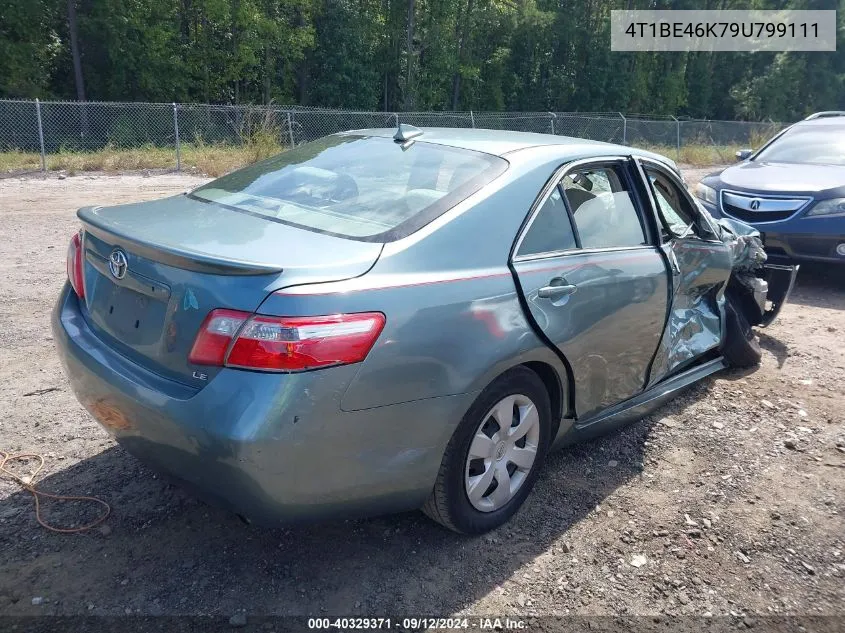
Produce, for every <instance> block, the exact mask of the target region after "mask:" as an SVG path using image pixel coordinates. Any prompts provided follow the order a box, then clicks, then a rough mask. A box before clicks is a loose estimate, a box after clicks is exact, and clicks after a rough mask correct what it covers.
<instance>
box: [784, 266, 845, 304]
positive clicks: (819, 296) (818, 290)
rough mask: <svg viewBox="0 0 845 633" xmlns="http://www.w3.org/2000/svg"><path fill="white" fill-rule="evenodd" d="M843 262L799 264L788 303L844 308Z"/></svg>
mask: <svg viewBox="0 0 845 633" xmlns="http://www.w3.org/2000/svg"><path fill="white" fill-rule="evenodd" d="M843 290H845V264H840V265H836V264H816V263H806V264H801V269H800V270H799V271H798V277H797V278H796V280H795V286H794V288H793V289H792V294H790V295H789V303H799V304H801V305H804V306H810V307H815V308H831V309H834V310H845V292H843Z"/></svg>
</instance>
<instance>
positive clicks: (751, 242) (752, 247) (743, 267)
mask: <svg viewBox="0 0 845 633" xmlns="http://www.w3.org/2000/svg"><path fill="white" fill-rule="evenodd" d="M719 228H720V230H721V238H722V241H723V242H724V243H725V244H727V246H728V248H730V251H731V258H732V260H733V269H734V271H736V272H742V271H749V272H750V271H755V270H759V269H760V268H762V267H763V265H764V264H765V263H766V251H765V250H764V249H763V241H762V240H761V239H760V231H758V230H757V229H755V228H754V227H752V226H749V225H748V224H745V222H740V221H738V220H734V219H732V218H722V219H720V220H719Z"/></svg>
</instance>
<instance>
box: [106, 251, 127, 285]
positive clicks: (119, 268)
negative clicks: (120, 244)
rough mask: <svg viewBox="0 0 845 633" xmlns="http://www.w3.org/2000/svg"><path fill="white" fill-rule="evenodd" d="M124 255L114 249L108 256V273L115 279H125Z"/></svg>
mask: <svg viewBox="0 0 845 633" xmlns="http://www.w3.org/2000/svg"><path fill="white" fill-rule="evenodd" d="M126 268H127V263H126V254H125V253H124V252H123V251H122V250H120V249H115V250H113V251H112V252H111V255H109V271H111V274H112V277H114V278H115V279H123V278H124V277H126Z"/></svg>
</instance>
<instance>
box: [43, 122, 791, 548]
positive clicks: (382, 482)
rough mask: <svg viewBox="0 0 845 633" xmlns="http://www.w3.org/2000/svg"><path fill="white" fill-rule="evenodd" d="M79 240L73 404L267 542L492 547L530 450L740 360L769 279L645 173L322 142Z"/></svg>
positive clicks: (567, 438) (657, 167) (529, 463)
mask: <svg viewBox="0 0 845 633" xmlns="http://www.w3.org/2000/svg"><path fill="white" fill-rule="evenodd" d="M79 218H80V220H81V222H82V229H81V230H80V232H79V234H77V235H74V236H73V239H72V240H71V245H70V248H69V251H68V278H69V281H68V283H67V284H66V285H65V288H64V290H63V291H62V293H61V296H60V297H59V301H58V304H57V306H56V308H55V311H54V315H53V328H54V332H55V339H56V341H57V345H58V349H59V352H60V354H61V357H62V360H63V363H64V365H65V368H66V371H67V374H68V378H69V380H70V383H71V385H72V387H73V390H74V391H75V393H76V395H77V397H78V398H79V400H80V401H81V402H82V403H83V404H84V405H85V406H86V407H87V409H88V410H89V411H90V412H91V414H92V415H93V416H94V417H95V418H96V419H97V420H98V421H99V422H100V423H101V424H102V425H103V427H104V428H106V429H107V430H108V431H109V432H110V433H111V434H112V435H113V436H114V437H115V438H116V439H117V440H118V441H119V442H120V443H121V444H122V445H123V446H124V447H125V448H126V450H127V451H129V452H130V453H133V454H134V455H136V456H138V457H139V458H140V459H142V460H144V461H146V462H148V463H149V464H151V465H152V466H153V467H154V468H155V469H157V470H159V471H161V472H163V473H166V474H169V475H171V476H173V477H175V478H177V479H179V480H180V481H182V482H184V483H185V484H186V485H188V486H190V487H191V488H193V489H195V490H197V491H198V492H199V493H200V494H201V495H202V496H204V497H207V498H210V499H211V500H212V501H215V502H217V503H220V504H222V505H224V506H226V507H229V508H231V509H232V510H234V511H235V512H238V513H239V514H241V515H242V516H244V517H246V518H247V519H250V520H254V521H257V522H263V523H270V524H274V523H279V522H287V521H294V520H303V519H309V520H310V519H315V518H322V517H348V516H361V515H372V514H376V513H384V512H395V511H401V510H408V509H413V508H423V510H424V511H425V512H426V513H427V514H428V515H429V516H431V517H432V518H433V519H435V520H436V521H439V522H440V523H442V524H443V525H445V526H447V527H449V528H451V529H453V530H456V531H459V532H465V533H479V532H484V531H486V530H490V529H492V528H495V527H497V526H499V525H501V524H502V523H504V522H505V521H506V520H508V519H509V518H510V517H511V516H512V515H513V514H514V513H515V512H516V511H517V510H518V509H519V507H520V506H521V505H522V503H523V502H524V500H525V498H526V497H527V496H528V494H529V493H530V491H531V488H532V486H533V485H534V482H535V480H536V478H537V476H538V474H539V473H540V467H541V465H542V463H543V460H544V458H545V456H546V454H547V452H548V451H549V450H550V449H552V448H555V447H558V446H562V445H564V444H567V443H570V442H574V441H577V440H581V439H584V438H587V437H590V436H592V435H595V434H597V433H601V432H606V431H608V430H610V429H612V428H615V427H617V426H619V425H620V424H623V423H625V422H628V421H630V420H633V419H637V418H638V417H641V416H642V415H644V414H645V413H647V412H648V411H649V410H651V409H653V408H654V407H655V406H657V405H658V404H660V403H661V402H663V401H665V400H666V398H669V397H671V396H672V394H674V393H675V392H677V390H679V389H681V388H683V387H685V386H687V385H689V384H691V383H692V382H694V381H696V380H699V379H701V378H703V377H705V376H707V375H709V374H712V373H713V372H716V371H718V370H720V369H723V368H725V367H727V366H728V365H735V366H750V365H754V364H755V363H756V362H758V361H759V359H760V350H759V347H757V343H756V341H755V338H754V335H753V332H752V331H751V327H752V326H754V325H765V324H767V323H768V322H770V321H771V320H772V319H773V318H774V317H775V315H776V314H777V311H778V310H779V309H780V306H782V305H783V302H784V301H785V300H786V297H787V295H788V293H789V289H790V287H791V283H792V280H793V279H794V270H793V269H791V268H787V267H779V268H766V267H765V265H764V263H765V254H764V253H763V251H762V249H761V247H760V242H759V239H758V238H757V237H756V233H755V232H754V231H753V230H752V229H750V227H748V226H746V225H743V224H742V223H740V222H735V221H730V220H723V221H722V222H720V223H716V222H715V221H714V220H713V219H712V218H711V217H710V216H709V214H708V213H707V212H706V211H705V210H704V209H703V208H701V207H700V206H699V205H697V204H696V202H695V201H694V200H693V199H692V198H691V197H690V195H689V194H688V192H687V191H686V188H685V187H684V185H683V184H682V181H681V180H680V178H679V174H678V172H677V170H676V168H675V166H674V164H673V163H672V162H671V161H669V160H668V159H666V158H663V157H661V156H657V155H655V154H651V153H648V152H645V151H640V150H635V149H631V148H628V147H622V146H617V145H609V144H604V143H596V142H591V141H585V140H581V139H574V138H565V137H559V136H547V135H541V134H528V133H514V132H499V131H490V130H463V129H424V130H418V129H416V128H409V127H407V126H401V127H400V129H399V130H398V131H395V130H359V131H354V132H348V133H344V134H336V135H333V136H330V137H327V138H325V139H321V140H319V141H316V142H314V143H310V144H307V145H304V146H301V147H298V148H296V149H294V150H291V151H289V152H286V153H284V154H282V155H280V156H277V157H274V158H271V159H269V160H267V161H264V162H261V163H258V164H256V165H253V166H250V167H247V168H245V169H242V170H240V171H237V172H234V173H232V174H229V175H227V176H224V177H223V178H220V179H218V180H215V181H213V182H210V183H208V184H206V185H203V186H201V187H199V188H197V189H195V190H193V191H192V192H190V193H187V194H185V195H180V196H175V197H171V198H166V199H163V200H158V201H154V202H145V203H139V204H129V205H122V206H116V207H107V208H103V207H92V208H85V209H82V210H80V212H79Z"/></svg>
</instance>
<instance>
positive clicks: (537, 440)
mask: <svg viewBox="0 0 845 633" xmlns="http://www.w3.org/2000/svg"><path fill="white" fill-rule="evenodd" d="M550 430H551V412H550V405H549V395H548V393H547V391H546V388H545V386H544V385H543V382H542V381H541V380H540V378H539V377H538V376H537V374H535V373H534V372H533V371H531V370H530V369H528V368H526V367H517V368H515V369H512V370H510V371H508V372H507V373H505V374H503V375H502V376H500V377H499V378H497V379H496V380H495V381H493V382H492V383H491V384H490V385H489V386H488V387H487V388H486V389H485V390H484V391H482V392H481V395H479V396H478V399H476V401H475V403H473V405H472V407H470V410H469V411H468V412H467V413H466V415H465V416H464V418H463V420H461V423H460V425H459V426H458V428H457V430H456V431H455V434H454V435H453V436H452V439H451V440H450V441H449V445H448V446H447V448H446V452H445V454H444V456H443V461H442V463H441V465H440V471H439V473H438V476H437V482H436V483H435V485H434V490H433V491H432V493H431V496H430V497H429V499H428V501H427V502H426V504H425V506H424V507H423V512H425V513H426V514H427V515H428V516H429V517H431V518H432V519H434V520H435V521H437V522H438V523H440V524H442V525H444V526H446V527H448V528H449V529H451V530H454V531H456V532H463V533H466V534H480V533H482V532H487V531H488V530H492V529H494V528H496V527H498V526H500V525H502V524H503V523H505V522H506V521H507V520H508V519H510V517H511V516H513V515H514V514H515V513H516V511H517V510H519V508H520V506H521V505H522V503H523V502H524V501H525V499H526V497H528V494H529V493H530V492H531V488H532V487H533V486H534V482H535V480H536V478H537V474H538V471H539V469H540V466H541V465H542V463H543V460H544V458H545V455H546V451H547V449H548V446H549V442H550Z"/></svg>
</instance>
